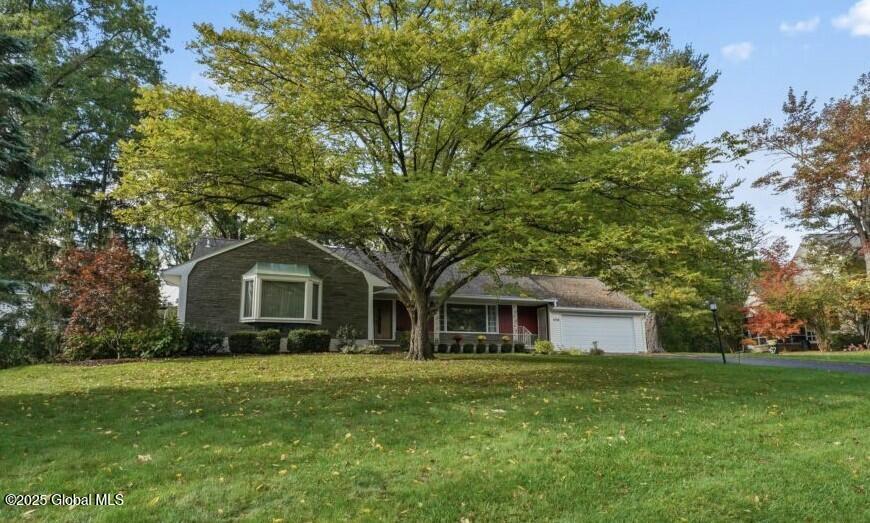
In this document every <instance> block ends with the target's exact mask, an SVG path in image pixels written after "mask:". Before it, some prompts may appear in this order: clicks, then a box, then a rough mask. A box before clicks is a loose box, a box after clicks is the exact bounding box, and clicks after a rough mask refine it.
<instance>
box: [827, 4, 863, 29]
mask: <svg viewBox="0 0 870 523" xmlns="http://www.w3.org/2000/svg"><path fill="white" fill-rule="evenodd" d="M831 22H832V23H833V24H834V27H836V28H838V29H848V30H849V32H850V33H852V36H870V0H860V1H859V2H858V3H857V4H855V5H853V6H852V7H850V8H849V12H848V13H846V14H844V15H842V16H838V17H837V18H834V19H833V20H832V21H831Z"/></svg>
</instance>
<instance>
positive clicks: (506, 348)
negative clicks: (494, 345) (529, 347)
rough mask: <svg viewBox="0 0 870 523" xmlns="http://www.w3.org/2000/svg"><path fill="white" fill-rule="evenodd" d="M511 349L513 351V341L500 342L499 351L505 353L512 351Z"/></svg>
mask: <svg viewBox="0 0 870 523" xmlns="http://www.w3.org/2000/svg"><path fill="white" fill-rule="evenodd" d="M513 351H514V344H513V343H502V344H501V352H505V353H507V352H513Z"/></svg>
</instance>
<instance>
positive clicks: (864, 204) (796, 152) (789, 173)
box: [744, 73, 870, 277]
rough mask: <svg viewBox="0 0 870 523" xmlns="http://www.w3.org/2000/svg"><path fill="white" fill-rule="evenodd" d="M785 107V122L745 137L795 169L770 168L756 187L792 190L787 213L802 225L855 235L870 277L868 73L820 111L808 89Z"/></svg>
mask: <svg viewBox="0 0 870 523" xmlns="http://www.w3.org/2000/svg"><path fill="white" fill-rule="evenodd" d="M782 110H783V113H784V115H785V121H784V122H783V123H782V124H781V125H775V124H774V123H773V121H772V120H770V119H767V120H764V121H763V122H761V123H760V124H758V125H755V126H753V127H751V128H749V129H747V130H746V131H745V132H744V137H745V138H746V139H747V141H748V143H749V146H750V148H751V149H752V150H764V151H768V152H770V153H771V154H773V155H774V156H776V157H777V158H779V159H783V160H785V161H787V162H789V167H790V168H791V169H790V170H780V169H775V170H772V171H771V172H770V173H768V174H767V175H766V176H763V177H762V178H759V179H758V180H757V181H756V182H755V184H754V185H755V186H757V187H763V186H769V187H773V188H774V189H775V190H777V191H779V192H792V193H793V194H794V195H795V196H796V198H797V203H798V207H797V208H796V209H791V210H787V215H788V217H790V218H792V219H794V220H795V221H797V222H798V223H800V224H801V225H804V226H806V227H807V228H809V229H816V230H819V229H821V230H825V231H829V232H838V233H847V237H848V236H853V235H854V236H855V237H857V238H858V239H859V240H860V243H861V251H862V253H863V256H864V260H865V268H866V273H867V276H868V277H870V73H867V74H864V75H862V76H861V77H860V78H859V79H858V82H857V83H856V85H855V87H854V89H853V90H852V93H851V94H849V95H846V96H843V97H841V98H838V99H835V100H831V101H830V102H828V103H826V104H824V105H823V106H822V108H821V109H817V108H816V101H815V100H814V99H812V98H810V97H809V96H808V95H807V93H803V95H801V96H797V95H796V94H795V93H794V91H793V90H789V92H788V97H787V99H786V101H785V103H784V104H783V106H782ZM846 243H847V244H848V242H846Z"/></svg>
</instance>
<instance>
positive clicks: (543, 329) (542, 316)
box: [538, 307, 550, 340]
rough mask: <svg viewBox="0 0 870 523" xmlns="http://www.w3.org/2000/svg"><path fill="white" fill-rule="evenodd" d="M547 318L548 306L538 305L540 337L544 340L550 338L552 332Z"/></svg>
mask: <svg viewBox="0 0 870 523" xmlns="http://www.w3.org/2000/svg"><path fill="white" fill-rule="evenodd" d="M548 319H549V318H547V308H546V307H538V338H539V339H542V340H549V339H550V334H549V329H548V328H547V327H548V326H549V323H548V321H547V320H548Z"/></svg>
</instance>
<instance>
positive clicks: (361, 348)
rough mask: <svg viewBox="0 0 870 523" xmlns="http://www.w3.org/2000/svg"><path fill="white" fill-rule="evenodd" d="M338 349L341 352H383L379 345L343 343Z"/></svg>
mask: <svg viewBox="0 0 870 523" xmlns="http://www.w3.org/2000/svg"><path fill="white" fill-rule="evenodd" d="M340 350H341V352H342V353H343V354H380V353H382V352H384V348H383V347H381V346H380V345H343V346H342V347H341V349H340Z"/></svg>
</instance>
